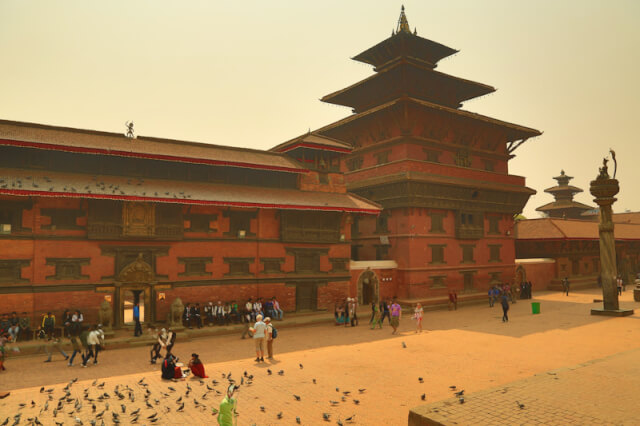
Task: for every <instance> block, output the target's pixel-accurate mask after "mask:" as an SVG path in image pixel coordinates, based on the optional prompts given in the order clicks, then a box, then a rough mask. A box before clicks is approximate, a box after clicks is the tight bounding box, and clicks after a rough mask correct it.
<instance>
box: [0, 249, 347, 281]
mask: <svg viewBox="0 0 640 426" xmlns="http://www.w3.org/2000/svg"><path fill="white" fill-rule="evenodd" d="M320 255H321V253H318V252H303V251H301V252H298V253H296V254H295V258H294V259H295V270H294V272H296V273H319V272H321V271H320ZM284 261H285V258H284V257H279V258H260V263H261V264H262V265H263V268H262V273H265V274H269V273H282V272H283V271H282V264H283V263H284ZM329 261H330V262H331V272H346V271H347V270H348V262H349V259H346V258H329ZM212 262H213V258H211V257H180V258H178V263H180V264H184V272H180V273H178V275H179V276H207V275H212V273H211V272H207V264H210V263H212ZM223 262H224V263H226V264H228V265H229V272H228V273H227V274H225V275H249V274H250V270H249V267H250V265H251V264H253V263H254V262H255V258H253V257H225V258H223ZM90 263H91V259H89V258H47V259H46V265H47V266H53V267H54V273H53V275H49V276H47V277H46V279H47V280H83V279H89V276H88V275H84V274H82V267H83V266H88V265H90ZM30 264H31V261H30V260H28V259H16V260H0V282H14V283H16V282H28V280H27V279H24V278H22V272H21V271H22V268H23V267H26V266H29V265H30Z"/></svg>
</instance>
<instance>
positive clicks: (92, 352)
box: [82, 325, 104, 368]
mask: <svg viewBox="0 0 640 426" xmlns="http://www.w3.org/2000/svg"><path fill="white" fill-rule="evenodd" d="M100 327H101V326H100V325H98V326H97V327H95V326H92V327H91V331H90V332H89V336H87V345H88V350H87V353H86V354H85V356H83V357H82V366H83V367H85V368H86V367H87V362H88V361H89V358H93V365H97V364H98V352H100V349H101V345H102V344H103V342H104V332H103V331H102V329H101V328H100Z"/></svg>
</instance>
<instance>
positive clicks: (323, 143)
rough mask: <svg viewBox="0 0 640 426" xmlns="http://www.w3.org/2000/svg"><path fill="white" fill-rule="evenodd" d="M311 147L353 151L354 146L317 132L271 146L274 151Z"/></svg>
mask: <svg viewBox="0 0 640 426" xmlns="http://www.w3.org/2000/svg"><path fill="white" fill-rule="evenodd" d="M299 147H302V148H311V149H321V150H327V151H337V152H345V153H347V152H351V150H352V147H351V145H350V144H348V143H346V142H342V141H339V140H337V139H333V138H330V137H328V136H322V135H319V134H317V133H306V134H304V135H302V136H298V137H297V138H293V139H291V140H289V141H287V142H283V143H281V144H280V145H276V146H274V147H273V148H271V150H270V151H273V152H288V151H291V150H292V149H296V148H299Z"/></svg>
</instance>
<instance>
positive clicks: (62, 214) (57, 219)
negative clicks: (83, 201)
mask: <svg viewBox="0 0 640 426" xmlns="http://www.w3.org/2000/svg"><path fill="white" fill-rule="evenodd" d="M40 215H42V216H49V217H50V218H51V224H50V225H43V226H42V229H51V230H56V229H82V227H81V226H78V225H77V224H76V222H77V220H78V217H79V216H83V215H84V212H83V211H82V210H75V209H41V210H40Z"/></svg>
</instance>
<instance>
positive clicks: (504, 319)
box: [501, 295, 509, 322]
mask: <svg viewBox="0 0 640 426" xmlns="http://www.w3.org/2000/svg"><path fill="white" fill-rule="evenodd" d="M501 303H502V322H509V316H508V315H507V312H509V300H507V296H506V295H502V302H501Z"/></svg>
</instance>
